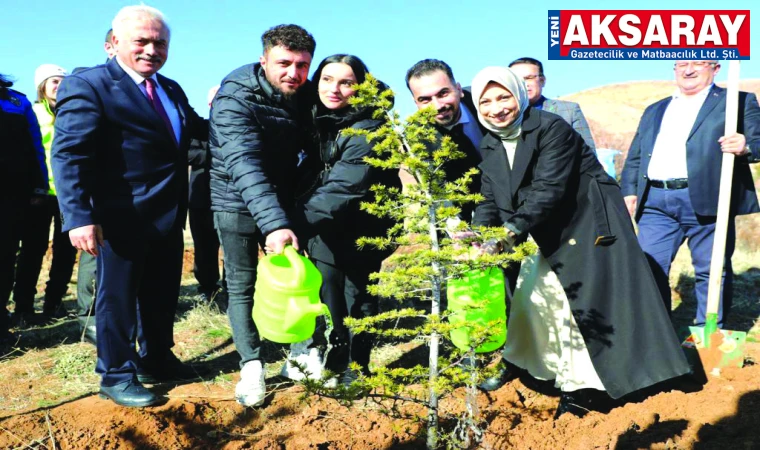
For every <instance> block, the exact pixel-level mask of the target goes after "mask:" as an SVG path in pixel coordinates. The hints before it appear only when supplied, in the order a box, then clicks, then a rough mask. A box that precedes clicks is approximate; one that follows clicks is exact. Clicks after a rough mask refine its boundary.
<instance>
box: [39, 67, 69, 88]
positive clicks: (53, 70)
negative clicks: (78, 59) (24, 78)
mask: <svg viewBox="0 0 760 450" xmlns="http://www.w3.org/2000/svg"><path fill="white" fill-rule="evenodd" d="M68 74H69V73H68V72H66V70H65V69H64V68H63V67H61V66H56V65H55V64H43V65H41V66H39V67H38V68H37V70H35V71H34V85H35V86H37V88H39V87H40V85H41V84H42V83H44V82H45V80H47V79H48V78H51V77H65V76H66V75H68Z"/></svg>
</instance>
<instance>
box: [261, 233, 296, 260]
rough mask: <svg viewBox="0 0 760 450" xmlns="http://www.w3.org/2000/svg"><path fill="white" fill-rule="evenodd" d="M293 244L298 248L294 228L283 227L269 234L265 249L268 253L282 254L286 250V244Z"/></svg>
mask: <svg viewBox="0 0 760 450" xmlns="http://www.w3.org/2000/svg"><path fill="white" fill-rule="evenodd" d="M288 244H290V245H292V246H293V247H294V248H295V249H296V250H298V249H299V248H298V238H297V237H296V234H295V233H293V231H292V230H289V229H287V228H283V229H281V230H277V231H272V232H271V233H269V234H268V235H267V238H266V242H265V243H264V251H265V252H267V253H274V254H278V255H279V254H280V253H282V251H283V250H285V246H286V245H288Z"/></svg>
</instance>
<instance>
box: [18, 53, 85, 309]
mask: <svg viewBox="0 0 760 450" xmlns="http://www.w3.org/2000/svg"><path fill="white" fill-rule="evenodd" d="M66 75H68V73H67V72H66V70H64V69H63V68H62V67H59V66H56V65H54V64H43V65H41V66H39V67H38V68H37V70H36V71H35V72H34V83H35V85H36V86H37V101H36V102H35V103H34V105H32V108H33V109H34V113H35V114H36V116H37V121H38V122H39V124H40V133H41V134H42V146H43V147H44V148H45V159H46V162H47V167H48V174H50V177H49V179H50V186H49V191H48V193H49V197H48V198H47V199H46V200H47V201H46V202H45V204H44V205H42V206H41V207H38V208H33V209H36V211H35V212H34V213H32V214H30V216H29V221H28V222H27V223H28V224H29V226H28V228H27V230H28V232H29V233H30V234H31V235H33V238H32V239H33V240H34V242H35V244H39V245H33V248H34V250H35V251H33V253H34V254H33V255H32V256H31V258H30V260H29V264H30V267H29V270H30V271H32V270H33V271H34V272H33V273H34V274H35V275H36V277H35V278H39V272H40V270H41V267H42V258H43V257H44V255H45V252H46V251H47V243H48V238H49V236H50V220H51V218H52V220H53V224H54V233H53V261H52V264H51V266H50V277H49V280H48V283H47V287H46V289H45V302H44V305H43V315H44V316H46V317H45V318H46V319H50V318H59V317H64V316H66V310H65V309H64V308H63V306H62V300H63V296H64V295H65V294H66V291H67V289H68V285H69V282H70V281H71V275H72V272H73V270H74V261H75V259H76V249H75V248H74V247H73V246H72V245H71V241H69V237H68V234H67V233H62V232H61V215H60V212H59V210H58V199H57V198H56V196H55V183H54V181H53V177H52V174H53V171H52V170H51V169H50V149H51V148H52V146H53V134H54V124H55V102H56V97H57V93H58V86H59V84H60V83H61V81H63V78H64V77H65V76H66Z"/></svg>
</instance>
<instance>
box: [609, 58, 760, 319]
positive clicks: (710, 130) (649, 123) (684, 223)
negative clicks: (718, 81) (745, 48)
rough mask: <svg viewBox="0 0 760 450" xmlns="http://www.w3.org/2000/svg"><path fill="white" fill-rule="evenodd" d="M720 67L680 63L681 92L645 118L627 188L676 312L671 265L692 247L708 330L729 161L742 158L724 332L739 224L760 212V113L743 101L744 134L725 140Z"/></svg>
mask: <svg viewBox="0 0 760 450" xmlns="http://www.w3.org/2000/svg"><path fill="white" fill-rule="evenodd" d="M719 70H720V64H719V63H718V61H678V62H676V63H675V77H676V84H677V85H678V90H677V91H676V92H675V93H674V94H673V96H672V97H668V98H665V99H662V100H660V101H658V102H656V103H654V104H652V105H650V106H649V107H647V109H646V110H645V111H644V115H643V116H642V118H641V122H640V123H639V128H638V130H637V132H636V136H635V137H634V139H633V142H632V143H631V148H630V149H629V151H628V158H627V160H626V162H625V168H624V169H623V174H622V181H621V188H622V191H623V195H624V196H625V202H626V206H627V207H628V212H629V213H630V214H631V215H632V216H633V217H634V219H635V220H636V221H638V224H639V243H640V244H641V247H642V248H643V249H644V252H645V253H646V254H647V256H648V258H649V260H650V263H651V265H652V270H653V272H654V275H655V278H656V279H657V283H658V287H659V288H660V291H661V293H662V297H663V299H664V300H665V303H666V306H667V308H668V310H670V306H671V305H670V286H669V283H668V275H669V272H670V265H671V263H672V262H673V258H675V256H676V253H677V252H678V248H679V247H680V246H681V244H682V243H683V242H684V240H686V239H688V243H689V249H690V250H691V259H692V264H693V265H694V272H695V278H696V283H695V290H696V297H697V301H698V309H697V317H696V320H695V323H696V324H697V325H704V323H705V312H706V311H705V309H706V304H707V285H708V279H709V276H710V259H711V255H712V247H713V236H714V233H715V220H716V215H717V209H718V191H719V185H720V167H721V160H722V154H723V153H733V154H734V155H736V162H735V165H734V177H733V189H732V194H731V217H730V220H729V224H728V228H729V229H728V239H727V242H726V256H725V258H726V260H725V264H724V274H723V284H722V295H721V307H720V309H719V312H718V325H719V326H722V324H723V321H724V319H725V316H726V315H727V314H728V312H729V309H730V306H731V284H732V278H733V271H732V268H731V255H732V254H733V251H734V242H735V231H734V217H735V216H736V215H740V214H751V213H755V212H759V211H760V208H758V203H757V197H756V195H755V188H754V183H753V181H752V174H751V173H750V170H749V165H748V163H755V162H757V161H758V160H760V107H758V103H757V98H756V97H755V95H754V94H748V93H746V92H740V93H739V111H738V114H739V116H738V117H739V121H738V124H739V129H738V130H737V133H735V134H732V135H728V136H724V135H723V133H724V127H725V114H726V90H725V89H723V88H720V87H717V86H715V84H713V79H714V78H715V75H716V74H717V73H718V71H719Z"/></svg>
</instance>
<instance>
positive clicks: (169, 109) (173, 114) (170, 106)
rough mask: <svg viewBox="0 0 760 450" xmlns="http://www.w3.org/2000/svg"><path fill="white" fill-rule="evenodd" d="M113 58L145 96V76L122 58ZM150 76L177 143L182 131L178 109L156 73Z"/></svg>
mask: <svg viewBox="0 0 760 450" xmlns="http://www.w3.org/2000/svg"><path fill="white" fill-rule="evenodd" d="M115 58H116V62H117V63H118V64H119V66H120V67H121V68H122V69H124V71H125V72H127V75H129V78H131V79H132V80H133V81H134V82H135V84H136V85H137V87H138V88H140V92H142V93H143V95H144V96H145V97H146V98H147V97H148V91H147V88H146V87H145V79H146V78H145V77H143V76H142V75H140V74H139V73H137V72H135V71H134V70H133V69H132V68H131V67H129V66H127V65H126V64H124V62H122V60H120V59H119V57H118V56H116V57H115ZM150 78H152V79H153V81H155V84H156V92H157V93H158V99H159V100H161V104H162V105H164V109H165V110H166V115H167V116H169V120H170V121H171V123H172V129H173V130H174V136H175V137H176V138H177V142H178V143H179V140H180V132H181V131H182V119H180V117H179V111H178V110H177V106H176V105H175V104H174V102H173V101H171V99H170V98H169V95H168V94H167V93H166V91H165V90H164V87H163V86H161V83H159V82H158V78H157V77H156V74H153V75H151V76H150ZM151 106H152V105H151ZM162 122H163V120H162Z"/></svg>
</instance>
